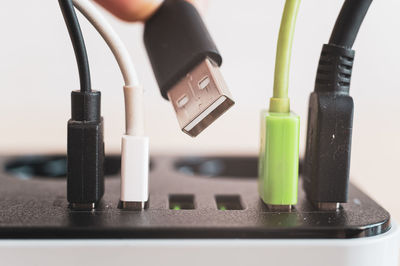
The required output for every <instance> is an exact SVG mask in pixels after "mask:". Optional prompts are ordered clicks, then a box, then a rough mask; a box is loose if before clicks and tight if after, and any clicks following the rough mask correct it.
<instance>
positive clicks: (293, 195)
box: [259, 0, 300, 210]
mask: <svg viewBox="0 0 400 266" xmlns="http://www.w3.org/2000/svg"><path fill="white" fill-rule="evenodd" d="M299 6H300V0H287V1H286V3H285V8H284V11H283V16H282V22H281V27H280V31H279V38H278V47H277V52H276V63H275V77H274V93H273V97H272V98H271V99H270V105H269V110H264V111H262V113H261V148H260V158H259V193H260V196H261V199H262V200H263V201H264V203H265V204H267V205H268V206H269V207H270V208H271V209H276V210H290V209H291V206H292V205H295V204H296V203H297V187H298V167H299V135H300V117H299V116H298V115H296V114H294V113H292V112H291V111H290V101H289V97H288V84H289V68H290V56H291V48H292V43H293V35H294V28H295V24H296V17H297V13H298V10H299Z"/></svg>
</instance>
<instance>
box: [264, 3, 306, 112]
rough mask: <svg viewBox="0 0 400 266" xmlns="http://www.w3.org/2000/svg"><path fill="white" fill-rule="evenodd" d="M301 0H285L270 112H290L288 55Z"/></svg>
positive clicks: (290, 50)
mask: <svg viewBox="0 0 400 266" xmlns="http://www.w3.org/2000/svg"><path fill="white" fill-rule="evenodd" d="M300 2H301V0H286V3H285V8H284V10H283V15H282V21H281V27H280V30H279V37H278V47H277V50H276V59H275V77H274V94H273V97H272V98H271V99H270V105H269V110H270V112H277V113H288V112H290V101H289V97H288V87H289V70H290V56H291V53H292V44H293V35H294V29H295V24H296V18H297V13H298V11H299V7H300Z"/></svg>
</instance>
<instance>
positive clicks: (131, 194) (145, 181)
mask: <svg viewBox="0 0 400 266" xmlns="http://www.w3.org/2000/svg"><path fill="white" fill-rule="evenodd" d="M121 153H122V154H121V201H120V204H119V205H120V206H119V207H120V208H122V209H129V210H142V209H144V208H146V207H147V203H148V200H149V138H148V137H143V136H128V135H123V136H122V150H121Z"/></svg>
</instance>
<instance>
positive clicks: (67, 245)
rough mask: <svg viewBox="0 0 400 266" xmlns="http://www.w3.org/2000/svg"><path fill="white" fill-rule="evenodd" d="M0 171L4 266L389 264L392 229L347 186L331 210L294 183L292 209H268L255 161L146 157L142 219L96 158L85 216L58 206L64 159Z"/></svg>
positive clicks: (113, 165) (115, 168) (110, 160)
mask: <svg viewBox="0 0 400 266" xmlns="http://www.w3.org/2000/svg"><path fill="white" fill-rule="evenodd" d="M0 165H1V166H2V168H3V169H4V171H3V172H1V174H0V257H1V258H2V262H5V264H7V265H18V266H19V265H21V266H22V265H24V266H25V265H27V261H29V262H30V263H31V265H42V266H47V265H58V266H70V265H78V264H79V265H90V264H91V263H92V264H93V263H94V262H95V263H96V265H97V266H103V265H104V266H109V265H113V264H114V265H115V264H117V265H126V264H129V263H133V262H134V263H135V264H137V265H157V266H158V265H174V266H186V265H193V266H197V265H199V266H200V265H230V266H236V265H237V266H239V265H240V266H242V265H260V266H261V265H263V266H264V265H266V264H270V265H281V266H289V265H290V266H291V265H296V266H311V265H324V266H334V265H335V266H336V265H341V266H350V265H351V266H376V265H392V266H397V259H398V251H399V248H398V244H399V231H400V230H399V229H398V227H397V226H396V224H395V223H392V222H391V220H390V215H389V213H388V212H387V211H386V210H385V209H383V208H382V207H381V206H379V205H378V204H377V203H376V202H375V201H373V200H372V199H371V198H369V197H368V196H367V195H366V194H364V193H363V192H362V191H360V190H359V189H358V188H356V187H355V186H353V185H351V186H350V195H349V202H348V203H346V204H342V207H341V208H340V210H338V211H317V210H316V209H315V208H314V207H313V206H311V205H310V204H309V202H308V201H307V199H306V198H305V195H304V192H303V191H302V189H301V187H302V186H301V178H300V185H299V188H300V190H299V202H298V204H297V205H296V206H295V207H294V208H293V209H292V210H291V211H290V212H274V211H271V210H269V209H268V208H267V207H266V206H265V205H264V204H263V203H262V202H261V200H260V198H259V196H258V193H257V158H256V157H244V158H243V157H208V158H206V157H201V158H200V157H168V156H166V157H163V156H157V157H154V158H152V160H151V165H150V168H151V173H150V202H149V207H148V209H146V210H144V211H130V210H121V209H119V208H118V202H119V186H120V179H119V170H120V158H119V157H117V156H109V157H106V162H105V167H104V171H105V173H106V191H105V196H104V198H103V200H102V202H101V204H100V206H99V207H98V208H97V209H96V210H94V211H72V210H70V209H69V208H68V203H67V200H66V179H65V173H66V158H65V156H29V157H19V158H9V157H2V158H0ZM155 254H156V255H155Z"/></svg>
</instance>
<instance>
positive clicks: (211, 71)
mask: <svg viewBox="0 0 400 266" xmlns="http://www.w3.org/2000/svg"><path fill="white" fill-rule="evenodd" d="M167 94H168V99H169V100H170V101H171V103H172V105H173V106H174V109H175V112H176V116H177V118H178V121H179V125H180V127H181V129H182V131H183V132H185V133H187V134H188V135H190V136H192V137H195V136H197V135H198V134H200V132H201V131H203V130H204V129H205V128H206V127H208V126H209V125H210V124H212V123H213V122H214V121H215V120H216V119H217V118H218V117H220V116H221V115H222V114H223V113H225V111H227V110H228V109H229V108H230V107H231V106H232V105H233V104H234V102H233V101H232V99H231V96H230V93H229V91H228V89H227V87H226V84H225V82H224V80H223V78H222V75H221V73H220V72H219V67H218V66H217V65H216V64H215V63H213V62H212V61H210V60H209V59H205V60H204V61H202V62H201V63H200V64H199V65H197V66H196V67H195V68H194V69H193V71H191V72H189V73H188V74H186V76H185V77H184V78H183V79H182V80H180V81H179V82H178V83H177V84H176V85H175V86H173V87H172V89H171V90H169V91H168V93H167Z"/></svg>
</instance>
